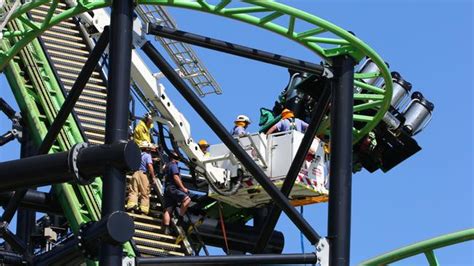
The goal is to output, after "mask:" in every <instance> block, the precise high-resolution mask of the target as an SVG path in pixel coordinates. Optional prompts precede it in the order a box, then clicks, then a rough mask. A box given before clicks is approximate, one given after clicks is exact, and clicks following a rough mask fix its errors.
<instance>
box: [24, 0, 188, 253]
mask: <svg viewBox="0 0 474 266" xmlns="http://www.w3.org/2000/svg"><path fill="white" fill-rule="evenodd" d="M65 9H67V6H66V4H65V3H63V2H60V3H58V6H57V8H56V9H55V11H54V12H55V13H61V12H63V11H64V10H65ZM48 10H49V4H48V5H42V6H39V7H38V8H36V9H33V10H32V11H31V12H30V14H29V16H30V18H31V20H32V21H33V22H37V23H41V22H42V21H43V19H44V17H45V16H46V15H47V13H48ZM87 38H88V36H85V35H84V33H83V31H82V30H81V28H80V25H79V24H78V23H76V21H75V20H74V19H73V18H71V19H68V20H66V21H62V22H60V23H59V24H58V25H56V26H54V27H52V28H50V29H48V30H47V31H45V32H44V34H43V35H42V36H41V37H39V40H40V42H41V45H42V48H43V51H44V53H45V55H46V57H47V58H48V61H49V63H50V65H51V68H52V70H53V72H54V75H55V76H56V78H57V79H58V83H60V86H61V87H62V88H63V89H64V92H65V93H69V91H70V90H71V88H72V86H73V84H74V82H75V79H76V77H77V76H78V74H79V72H80V71H81V69H82V67H83V66H84V64H85V62H86V60H87V58H88V56H89V53H90V51H91V47H90V46H91V45H89V43H88V39H87ZM101 71H102V70H101V69H100V67H97V68H96V69H95V71H94V72H93V73H92V76H91V78H90V79H89V81H88V82H87V84H86V86H85V88H84V90H83V92H82V94H81V96H80V97H79V100H78V101H77V103H76V105H75V107H74V113H75V115H76V117H77V122H78V124H79V127H80V128H81V129H82V131H83V133H84V136H85V137H86V138H87V141H88V142H89V143H91V144H102V143H104V138H105V116H106V99H107V85H106V84H107V81H106V77H105V76H104V75H103V74H102V73H101ZM43 78H44V79H47V78H48V77H43ZM158 191H159V189H158V188H155V189H154V190H153V195H152V198H151V203H152V204H151V213H150V216H145V215H141V214H134V213H129V214H130V216H132V218H133V219H134V221H135V227H136V230H135V235H134V237H133V242H134V243H135V251H138V252H139V254H140V255H142V256H187V255H192V248H191V246H190V244H189V242H188V240H187V239H186V237H184V239H183V237H178V236H179V235H182V234H183V230H182V229H181V228H176V227H175V228H174V233H173V234H172V235H165V234H163V228H162V226H161V217H162V207H161V206H162V205H161V203H162V198H161V196H160V195H161V194H160V193H159V192H158ZM137 255H138V254H137Z"/></svg>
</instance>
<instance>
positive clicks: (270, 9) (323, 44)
mask: <svg viewBox="0 0 474 266" xmlns="http://www.w3.org/2000/svg"><path fill="white" fill-rule="evenodd" d="M49 2H51V1H47V0H38V1H33V2H30V3H28V4H25V5H23V6H21V7H20V8H19V9H18V10H17V11H16V12H15V13H13V15H12V16H11V19H15V18H18V19H20V20H21V22H23V24H24V25H25V27H26V29H25V30H20V31H18V30H16V31H5V32H4V33H3V36H4V37H5V38H11V37H21V39H20V40H19V41H18V42H17V43H15V44H14V45H13V46H12V47H10V48H9V49H8V50H4V51H2V52H1V53H0V69H2V68H3V67H4V66H5V64H6V63H7V62H8V61H9V60H11V58H12V57H13V56H14V55H15V54H17V53H18V52H19V51H20V49H21V48H23V47H24V46H25V45H26V44H28V43H30V42H31V41H32V40H34V39H35V38H36V37H38V36H39V35H41V33H43V32H44V31H45V30H46V29H48V28H50V27H52V26H54V25H56V24H58V23H59V22H61V21H63V20H65V19H68V18H70V17H73V16H76V15H78V14H80V13H83V12H87V11H90V10H93V9H97V8H103V7H107V6H109V5H110V4H111V2H110V1H87V0H78V1H77V3H78V5H77V6H76V7H73V8H69V9H67V10H65V11H64V12H62V13H60V14H56V15H53V10H54V8H55V5H54V4H52V5H51V6H50V12H48V13H49V15H48V16H47V18H46V19H45V21H43V22H42V23H35V22H31V21H29V20H27V19H24V18H22V17H23V16H22V15H23V14H25V13H26V12H28V11H29V10H31V9H33V8H35V7H38V6H41V5H43V4H46V3H49ZM55 2H57V1H53V3H55ZM235 2H238V4H239V6H238V7H231V6H232V5H234V4H235ZM137 3H138V4H146V5H165V6H172V7H178V8H186V9H192V10H196V11H201V12H206V13H210V14H215V15H219V16H223V17H227V18H231V19H235V20H239V21H242V22H245V23H248V24H251V25H254V26H257V27H260V28H263V29H266V30H269V31H271V32H274V33H277V34H279V35H282V36H284V37H286V38H288V39H291V40H293V41H295V42H297V43H299V44H301V45H303V46H304V47H306V48H308V49H310V50H311V51H313V52H315V53H316V54H317V55H319V56H320V57H322V58H324V59H325V60H326V61H327V62H331V57H334V56H337V55H344V54H348V55H351V56H352V57H353V58H354V59H355V60H356V61H357V62H359V61H360V60H361V59H362V58H363V57H364V56H367V57H369V58H371V59H372V60H373V62H374V63H375V64H376V65H377V66H378V68H379V69H380V72H376V73H364V74H356V75H355V76H354V79H355V80H354V84H355V86H358V87H360V88H361V89H363V92H364V93H357V94H355V95H354V99H356V100H358V101H360V102H362V103H360V104H357V105H356V106H354V121H357V122H358V124H359V125H360V126H358V128H354V129H353V134H354V142H357V141H358V140H360V139H361V138H362V137H363V136H365V135H366V134H367V133H368V132H370V131H371V130H372V129H373V128H374V127H375V126H376V125H377V124H378V123H379V122H380V120H381V119H382V117H383V115H384V114H385V113H386V111H387V110H388V108H389V106H390V100H391V96H392V86H393V84H392V80H391V76H390V73H389V70H388V68H387V66H386V64H385V63H384V61H383V60H382V58H381V57H380V56H379V55H378V54H377V53H376V52H375V51H374V50H373V49H372V48H370V47H369V46H368V45H367V44H365V43H364V42H362V41H361V40H360V39H358V38H357V37H355V36H354V35H353V34H351V33H349V32H348V31H346V30H343V29H341V28H339V27H337V26H336V25H334V24H332V23H330V22H328V21H326V20H324V19H321V18H318V17H316V16H314V15H311V14H309V13H306V12H304V11H301V10H298V9H295V8H293V7H290V6H286V5H283V4H280V3H277V2H273V1H243V2H240V1H234V2H232V1H230V0H223V1H220V2H219V3H218V4H216V5H212V4H209V3H207V2H206V1H204V0H201V1H183V0H181V1H180V0H139V1H137ZM243 4H244V5H245V6H241V5H243ZM321 35H325V37H318V36H321ZM327 35H329V36H327ZM376 76H381V77H382V78H383V79H384V81H385V82H384V83H385V86H384V88H383V89H382V88H379V87H376V86H372V85H369V84H366V83H364V82H363V81H362V79H364V78H368V77H376ZM365 110H375V111H376V113H375V114H374V115H367V114H362V113H363V111H365ZM361 112H362V113H361Z"/></svg>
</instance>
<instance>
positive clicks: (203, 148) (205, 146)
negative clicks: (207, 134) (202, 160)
mask: <svg viewBox="0 0 474 266" xmlns="http://www.w3.org/2000/svg"><path fill="white" fill-rule="evenodd" d="M198 145H199V148H200V149H201V151H202V153H204V157H210V156H211V154H210V153H209V151H208V149H209V146H210V145H209V143H207V141H206V140H205V139H201V140H200V141H199V142H198Z"/></svg>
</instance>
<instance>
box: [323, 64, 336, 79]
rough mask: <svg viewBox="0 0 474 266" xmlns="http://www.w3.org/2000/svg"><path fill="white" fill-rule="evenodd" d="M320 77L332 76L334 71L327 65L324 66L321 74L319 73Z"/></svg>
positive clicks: (329, 77)
mask: <svg viewBox="0 0 474 266" xmlns="http://www.w3.org/2000/svg"><path fill="white" fill-rule="evenodd" d="M321 76H322V77H325V78H328V79H331V78H333V77H334V73H332V70H331V69H330V68H329V67H328V66H324V71H323V74H322V75H321Z"/></svg>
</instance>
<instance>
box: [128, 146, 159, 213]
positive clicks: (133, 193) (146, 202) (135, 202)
mask: <svg viewBox="0 0 474 266" xmlns="http://www.w3.org/2000/svg"><path fill="white" fill-rule="evenodd" d="M139 147H140V149H141V163H140V168H139V169H138V171H136V172H135V173H133V176H132V179H131V181H130V187H129V188H130V191H129V194H128V201H127V206H126V209H127V211H133V212H139V213H140V212H141V213H143V214H145V215H147V214H148V212H149V211H150V181H149V179H148V178H151V179H152V180H153V179H154V178H156V175H155V170H154V169H153V161H152V158H151V152H153V151H156V146H155V145H154V144H152V143H150V142H148V141H143V142H141V143H140V145H139Z"/></svg>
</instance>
